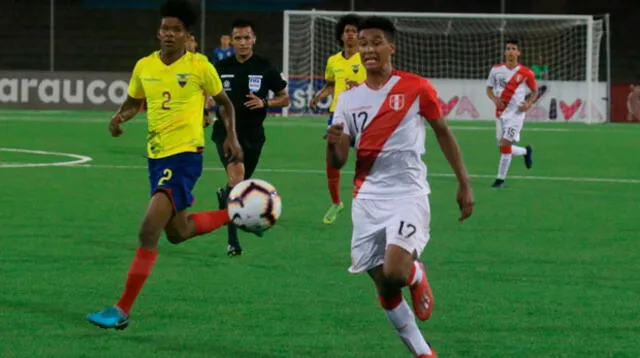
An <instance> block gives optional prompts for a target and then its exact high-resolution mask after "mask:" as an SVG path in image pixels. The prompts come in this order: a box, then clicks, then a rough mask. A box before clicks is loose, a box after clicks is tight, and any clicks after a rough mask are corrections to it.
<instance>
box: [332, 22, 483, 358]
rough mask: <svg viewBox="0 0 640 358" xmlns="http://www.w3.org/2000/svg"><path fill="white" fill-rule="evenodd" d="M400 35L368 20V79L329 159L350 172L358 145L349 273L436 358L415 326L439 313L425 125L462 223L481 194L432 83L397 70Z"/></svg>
mask: <svg viewBox="0 0 640 358" xmlns="http://www.w3.org/2000/svg"><path fill="white" fill-rule="evenodd" d="M395 33H396V30H395V27H394V25H393V23H392V22H391V21H390V20H388V19H386V18H382V17H375V16H374V17H369V18H366V19H364V20H363V23H362V27H360V31H359V33H358V51H359V52H360V56H361V59H362V63H363V65H364V66H365V69H366V72H367V78H366V81H365V82H364V84H362V85H359V86H357V87H355V88H352V89H350V90H348V91H345V92H343V93H342V94H341V95H340V98H339V100H338V104H337V106H336V110H335V112H334V117H333V124H332V126H331V127H330V129H329V134H328V138H327V139H328V143H329V154H330V155H329V160H330V163H331V165H332V166H334V167H336V168H341V167H342V166H343V165H344V164H345V162H346V161H347V157H348V153H349V147H350V144H353V146H354V148H355V150H356V156H357V159H356V174H355V178H354V195H353V197H354V198H353V203H352V214H351V215H352V221H353V233H352V238H351V260H352V262H351V267H349V272H351V273H363V272H367V273H368V274H369V275H370V276H371V278H372V279H373V281H374V282H375V285H376V288H377V292H378V296H379V299H380V303H381V305H382V307H383V309H384V311H385V312H386V314H387V317H388V318H389V321H390V322H391V323H392V324H393V326H394V327H395V328H396V331H397V333H398V335H399V336H400V338H401V339H402V341H403V342H404V344H405V345H406V346H407V348H409V350H410V351H411V352H412V354H413V355H414V356H415V357H419V358H433V357H436V354H435V352H434V351H433V350H432V349H431V347H430V346H429V344H428V343H427V342H426V341H425V339H424V337H423V336H422V333H421V332H420V330H419V328H418V326H417V324H416V320H415V316H417V317H418V318H419V319H420V320H426V319H428V318H429V317H430V315H431V312H432V309H433V294H432V292H431V288H430V286H429V283H428V281H427V274H426V272H425V269H424V266H423V264H422V263H421V262H420V261H419V257H420V255H421V254H422V251H423V250H424V248H425V246H426V245H427V242H428V241H429V237H430V232H429V226H430V216H431V214H430V207H429V199H428V195H429V192H430V188H429V185H428V183H427V168H426V166H425V164H424V162H423V161H422V159H421V156H422V155H423V154H424V152H425V120H424V119H426V121H427V122H428V123H429V124H430V126H431V128H432V129H433V131H434V133H435V135H436V138H437V140H438V143H439V144H440V147H441V148H442V151H443V152H444V154H445V157H446V158H447V160H448V161H449V163H450V165H451V167H452V168H453V171H454V172H455V174H456V177H457V179H458V184H459V186H458V193H457V201H458V205H459V206H460V211H461V215H460V218H459V220H460V221H463V220H464V219H466V218H468V217H469V216H470V215H471V212H472V210H473V194H472V190H471V186H470V183H469V178H468V175H467V171H466V169H465V166H464V163H463V161H462V155H461V153H460V149H459V147H458V144H457V142H456V140H455V138H454V136H453V134H452V133H451V131H450V130H449V128H448V127H447V125H446V123H445V121H444V120H443V119H442V113H441V110H440V102H439V100H438V95H437V93H436V90H435V89H434V88H433V86H432V85H431V83H430V82H429V81H428V80H427V79H425V78H422V77H420V76H418V75H416V74H413V73H407V72H401V71H397V70H394V69H393V67H392V64H391V55H392V54H393V53H394V52H395V49H396V47H395ZM423 118H424V119H423ZM405 286H408V287H409V289H410V291H411V298H412V301H413V312H412V310H411V308H410V307H409V305H408V304H407V302H406V301H405V300H404V298H403V296H402V288H403V287H405ZM414 312H415V316H414Z"/></svg>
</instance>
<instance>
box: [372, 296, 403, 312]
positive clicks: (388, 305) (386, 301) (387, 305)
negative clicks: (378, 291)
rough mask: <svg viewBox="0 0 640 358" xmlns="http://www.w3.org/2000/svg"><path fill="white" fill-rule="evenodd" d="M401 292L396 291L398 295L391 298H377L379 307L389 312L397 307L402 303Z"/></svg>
mask: <svg viewBox="0 0 640 358" xmlns="http://www.w3.org/2000/svg"><path fill="white" fill-rule="evenodd" d="M403 299H404V298H403V297H402V291H398V294H397V295H395V296H393V297H386V298H385V297H382V296H378V300H379V301H380V305H381V306H382V308H384V309H385V310H387V311H391V310H393V309H394V308H396V307H398V305H399V304H401V303H402V300H403Z"/></svg>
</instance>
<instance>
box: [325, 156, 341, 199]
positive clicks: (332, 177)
mask: <svg viewBox="0 0 640 358" xmlns="http://www.w3.org/2000/svg"><path fill="white" fill-rule="evenodd" d="M327 185H328V186H329V194H330V195H331V202H332V203H334V204H340V169H336V168H333V167H332V166H331V165H329V162H327Z"/></svg>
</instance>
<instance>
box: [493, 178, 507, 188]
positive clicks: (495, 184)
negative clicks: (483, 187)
mask: <svg viewBox="0 0 640 358" xmlns="http://www.w3.org/2000/svg"><path fill="white" fill-rule="evenodd" d="M491 187H492V188H497V189H501V188H506V187H507V183H505V182H504V179H496V181H494V182H493V184H491Z"/></svg>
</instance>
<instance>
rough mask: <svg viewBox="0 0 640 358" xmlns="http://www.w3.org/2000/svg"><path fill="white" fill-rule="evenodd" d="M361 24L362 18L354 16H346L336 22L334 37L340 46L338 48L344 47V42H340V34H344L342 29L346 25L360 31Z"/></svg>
mask: <svg viewBox="0 0 640 358" xmlns="http://www.w3.org/2000/svg"><path fill="white" fill-rule="evenodd" d="M361 22H362V17H360V16H358V15H356V14H348V15H344V16H343V17H341V18H340V20H338V23H336V27H335V31H334V32H335V37H336V42H337V43H338V44H340V47H342V46H344V42H343V41H342V34H343V33H344V28H345V27H347V26H348V25H351V26H355V28H356V29H357V30H360V23H361Z"/></svg>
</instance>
